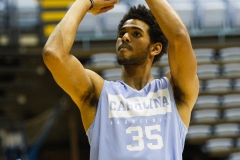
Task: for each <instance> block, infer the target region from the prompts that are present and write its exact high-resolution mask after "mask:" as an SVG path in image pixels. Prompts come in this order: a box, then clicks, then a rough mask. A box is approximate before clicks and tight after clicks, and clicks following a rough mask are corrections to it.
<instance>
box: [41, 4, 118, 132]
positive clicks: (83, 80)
mask: <svg viewBox="0 0 240 160" xmlns="http://www.w3.org/2000/svg"><path fill="white" fill-rule="evenodd" d="M94 2H95V3H94V6H93V8H92V9H91V10H90V11H89V8H90V7H91V1H90V0H76V1H75V2H74V3H73V5H72V6H71V8H70V9H69V10H68V12H67V13H66V15H65V16H64V18H63V19H62V20H61V21H60V22H59V24H58V25H57V26H56V28H55V29H54V31H53V33H52V34H51V35H50V37H49V38H48V40H47V42H46V44H45V46H44V48H43V59H44V62H45V64H46V66H47V67H48V69H49V70H50V72H51V73H52V75H53V77H54V79H55V81H56V82H57V84H58V85H59V86H60V87H61V88H62V89H63V90H64V91H65V92H66V93H68V94H69V95H70V96H71V98H72V99H73V101H74V102H75V103H76V104H77V106H78V107H79V108H80V110H81V113H82V112H84V115H85V114H87V113H86V112H87V111H88V110H89V107H88V106H90V105H91V108H92V105H96V103H93V101H94V100H97V99H98V96H99V94H100V90H101V87H102V85H103V79H102V78H101V77H100V76H99V75H97V74H96V73H94V72H92V71H89V70H86V69H85V68H84V67H83V65H82V64H81V63H80V61H79V60H78V59H77V58H76V57H74V56H73V55H71V54H69V52H70V50H71V47H72V45H73V43H74V39H75V35H76V32H77V28H78V25H79V24H80V22H81V20H82V19H83V17H84V16H85V14H86V13H87V12H88V11H89V12H91V13H93V14H99V13H102V12H105V11H107V10H109V9H112V8H113V5H114V4H115V3H116V2H117V0H95V1H94ZM90 102H91V103H90ZM83 104H84V105H83ZM82 115H83V114H82ZM88 116H89V117H91V116H90V115H88ZM82 118H83V117H82ZM83 119H84V118H83ZM86 119H87V118H86ZM90 119H91V118H90ZM92 119H93V118H92ZM83 123H84V126H85V129H86V128H88V126H89V124H90V123H91V121H88V122H83ZM85 124H86V125H85Z"/></svg>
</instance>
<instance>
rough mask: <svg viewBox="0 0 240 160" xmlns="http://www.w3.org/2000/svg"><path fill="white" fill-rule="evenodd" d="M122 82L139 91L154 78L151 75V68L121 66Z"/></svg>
mask: <svg viewBox="0 0 240 160" xmlns="http://www.w3.org/2000/svg"><path fill="white" fill-rule="evenodd" d="M121 78H122V81H123V82H124V83H126V84H128V85H129V86H131V87H132V88H134V89H136V90H141V89H142V88H143V87H144V86H146V84H147V83H149V82H151V81H152V80H153V79H154V78H153V76H152V73H151V66H137V67H136V66H131V65H128V66H123V67H122V77H121Z"/></svg>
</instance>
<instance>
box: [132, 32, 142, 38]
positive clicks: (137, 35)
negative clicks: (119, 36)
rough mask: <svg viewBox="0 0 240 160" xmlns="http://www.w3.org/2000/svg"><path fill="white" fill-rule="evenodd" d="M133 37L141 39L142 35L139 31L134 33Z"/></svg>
mask: <svg viewBox="0 0 240 160" xmlns="http://www.w3.org/2000/svg"><path fill="white" fill-rule="evenodd" d="M133 36H134V37H140V36H141V33H140V32H138V31H135V32H133Z"/></svg>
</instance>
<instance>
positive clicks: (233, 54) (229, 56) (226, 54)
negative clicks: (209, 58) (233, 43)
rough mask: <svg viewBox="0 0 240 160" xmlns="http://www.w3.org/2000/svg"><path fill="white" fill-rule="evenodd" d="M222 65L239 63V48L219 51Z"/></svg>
mask: <svg viewBox="0 0 240 160" xmlns="http://www.w3.org/2000/svg"><path fill="white" fill-rule="evenodd" d="M219 57H220V61H221V62H222V63H234V62H236V63H240V47H227V48H222V49H220V50H219Z"/></svg>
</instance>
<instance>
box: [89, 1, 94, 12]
mask: <svg viewBox="0 0 240 160" xmlns="http://www.w3.org/2000/svg"><path fill="white" fill-rule="evenodd" d="M89 1H90V2H91V6H90V8H89V10H91V9H92V8H93V6H94V0H89Z"/></svg>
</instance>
